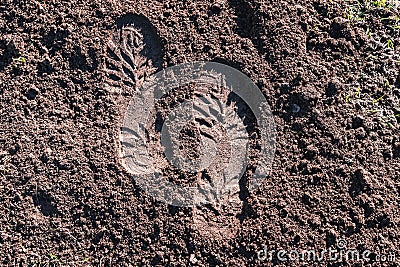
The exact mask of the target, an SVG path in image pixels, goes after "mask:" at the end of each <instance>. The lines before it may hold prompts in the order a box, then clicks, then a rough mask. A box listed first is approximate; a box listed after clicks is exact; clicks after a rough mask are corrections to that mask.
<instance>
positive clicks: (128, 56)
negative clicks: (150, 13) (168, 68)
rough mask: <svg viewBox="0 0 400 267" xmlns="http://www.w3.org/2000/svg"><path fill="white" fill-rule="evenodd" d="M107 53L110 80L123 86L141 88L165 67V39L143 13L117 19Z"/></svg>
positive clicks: (117, 85) (115, 84) (114, 84)
mask: <svg viewBox="0 0 400 267" xmlns="http://www.w3.org/2000/svg"><path fill="white" fill-rule="evenodd" d="M105 54H106V55H105V72H106V82H107V83H108V84H109V85H112V86H115V87H119V88H121V87H123V86H129V87H131V88H135V89H137V88H139V87H140V86H141V85H142V84H143V82H144V80H145V79H146V78H147V77H149V76H150V75H152V74H154V73H156V72H157V71H160V70H161V68H162V62H163V45H162V42H161V38H160V36H159V35H158V33H157V30H156V29H155V27H154V26H153V25H152V24H151V22H150V21H149V20H148V19H147V18H146V17H144V16H142V15H136V14H126V15H124V16H122V17H121V18H119V19H118V20H117V21H116V30H115V32H114V34H113V35H112V36H111V38H110V40H109V41H108V43H107V46H106V53H105Z"/></svg>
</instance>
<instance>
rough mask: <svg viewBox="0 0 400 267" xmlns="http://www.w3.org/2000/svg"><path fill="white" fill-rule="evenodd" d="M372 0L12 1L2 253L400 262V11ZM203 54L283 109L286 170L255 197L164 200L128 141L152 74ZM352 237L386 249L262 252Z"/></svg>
mask: <svg viewBox="0 0 400 267" xmlns="http://www.w3.org/2000/svg"><path fill="white" fill-rule="evenodd" d="M362 3H364V4H357V2H341V1H301V2H297V1H286V2H282V1H270V0H267V1H250V0H249V1H245V0H228V1H220V2H214V1H201V2H200V1H199V2H197V1H196V2H195V1H166V2H165V1H164V2H161V1H144V2H142V1H91V2H87V3H85V2H82V1H75V0H71V1H60V0H48V1H37V0H36V1H35V0H34V1H10V0H3V1H1V3H0V32H1V35H0V104H1V105H0V112H1V113H0V114H1V116H0V178H1V179H0V202H1V204H0V245H1V246H0V265H1V266H29V263H31V266H32V264H38V263H39V262H42V263H45V262H48V263H49V262H51V263H53V264H60V263H63V264H69V265H71V266H141V265H143V266H152V265H160V266H190V265H193V266H217V265H218V266H259V265H266V266H269V265H271V264H273V265H281V266H398V264H399V261H398V260H399V259H400V249H399V247H400V246H399V244H400V243H399V238H400V237H399V223H400V222H399V218H400V214H399V206H400V203H399V193H400V182H399V179H400V137H399V123H400V121H399V119H400V117H399V113H400V106H399V105H400V103H399V99H400V72H399V67H400V61H399V60H400V56H399V55H400V50H399V47H400V37H399V21H400V18H399V11H398V8H395V7H391V6H389V5H388V4H386V2H385V1H383V2H382V1H381V2H379V1H377V2H372V1H365V2H362ZM127 14H131V15H128V18H132V17H139V19H135V21H136V20H137V21H139V24H140V23H143V24H145V25H152V26H151V27H150V28H147V26H140V25H139V26H137V25H136V26H137V27H138V28H139V29H146V30H145V31H144V32H142V33H140V32H139V33H137V32H134V31H133V32H129V31H130V29H129V27H126V26H127V25H128V26H129V25H130V24H129V23H126V18H127ZM136 26H135V27H136ZM135 27H133V28H134V30H135ZM126 28H128V30H126ZM124 29H125V31H124ZM137 34H139V35H137ZM140 34H142V36H144V37H143V39H140V38H139V39H137V38H136V37H137V36H140ZM121 36H125V37H124V38H125V39H124V40H130V41H129V42H128V43H127V45H129V46H135V47H138V48H137V49H139V50H135V51H141V52H140V53H139V54H138V56H137V57H130V56H129V55H127V56H123V55H121V54H118V53H117V54H115V53H114V52H113V51H116V50H115V47H121V46H123V45H124V43H123V42H121V40H122V39H121ZM135 36H136V37H135ZM135 38H136V39H135ZM110 40H111V41H114V46H112V45H111V46H110ZM137 40H138V41H139V42H137ZM140 40H142V41H143V40H144V41H143V42H144V43H143V44H144V48H143V49H142V50H141V48H140V47H142V46H141V45H140ZM148 46H150V47H153V48H152V49H151V50H150V51H149V50H146V47H148ZM154 47H155V48H154ZM110 48H111V50H110ZM113 49H114V50H113ZM113 53H114V54H113ZM113 57H114V60H116V61H118V58H120V59H121V58H125V59H124V60H125V61H128V62H129V60H130V61H131V63H132V64H128V66H127V65H125V69H124V71H123V72H119V73H112V72H110V70H112V69H113V68H115V69H120V68H122V66H121V65H118V64H119V63H118V64H114V63H115V62H114V63H113V62H111V61H110V58H113ZM197 60H205V61H215V62H220V63H224V64H227V65H229V66H232V67H234V68H236V69H238V70H240V71H242V72H243V73H244V74H246V75H248V76H249V77H250V78H251V79H252V80H253V81H254V82H255V83H256V84H257V85H258V86H259V88H260V90H262V92H263V93H264V95H265V97H266V98H267V99H268V102H269V105H270V106H271V108H272V111H273V114H274V116H275V122H276V127H277V142H276V144H277V151H276V156H275V161H274V165H273V169H272V171H271V173H270V176H269V177H268V179H267V180H266V181H265V183H264V184H263V185H262V186H261V187H260V188H259V189H258V190H257V191H255V192H251V193H250V194H245V195H242V196H241V200H240V201H241V205H240V209H236V208H235V207H226V208H224V209H221V210H218V209H214V208H213V207H197V208H179V207H173V206H168V205H165V204H163V203H160V202H157V201H156V200H154V199H152V198H150V197H148V196H147V195H146V193H145V192H143V191H142V190H141V188H140V187H139V186H137V185H136V183H135V181H134V180H133V179H132V177H131V175H130V174H129V173H128V172H127V171H126V170H125V168H124V167H123V165H122V164H121V160H120V158H119V147H120V145H119V134H120V123H121V118H122V115H123V111H124V109H125V107H126V105H127V103H128V102H129V100H130V97H131V96H132V93H133V91H134V90H135V88H136V87H137V86H138V84H140V83H141V82H142V81H143V79H144V78H146V77H147V76H148V75H150V74H151V73H153V72H154V71H156V70H159V69H162V68H165V67H169V66H174V65H176V64H179V63H184V62H191V61H197ZM133 65H140V66H141V68H140V70H141V72H140V71H137V70H131V69H129V67H132V66H133ZM113 66H114V67H113ZM110 73H111V74H110ZM110 75H114V76H110ZM135 75H136V76H135ZM127 77H128V78H127ZM132 80H133V81H135V82H134V83H132ZM133 85H134V86H133ZM195 129H196V128H195ZM187 131H188V132H189V133H186V135H188V136H189V137H190V135H191V134H190V129H187ZM192 135H193V136H194V140H197V139H196V136H195V134H192ZM187 140H190V138H189V139H187ZM187 145H193V142H187ZM193 156H195V155H193ZM174 175H175V176H174ZM171 177H172V178H174V177H175V178H179V177H180V178H182V176H179V175H177V174H173V175H171ZM185 179H187V181H186V180H185ZM172 180H174V179H172ZM174 181H175V182H177V183H179V182H182V183H190V182H193V181H194V178H193V180H190V177H186V176H183V180H177V179H175V180H174ZM225 230H229V231H225ZM340 239H345V240H346V241H347V244H348V245H347V246H348V247H350V248H357V249H358V250H360V251H363V250H365V249H368V250H371V251H373V252H374V253H373V254H372V256H371V258H372V259H373V261H372V262H369V263H367V262H351V261H347V262H346V261H335V262H317V263H315V262H281V261H279V260H278V259H277V258H276V257H274V259H273V260H272V263H270V262H269V261H260V260H259V259H257V251H259V250H261V249H263V248H264V247H265V246H266V247H268V248H269V249H275V250H277V249H280V248H281V249H287V250H288V251H289V250H291V249H299V250H302V249H310V248H312V249H315V250H317V251H320V250H323V249H327V248H335V247H336V246H337V241H338V240H340ZM378 252H381V253H389V252H392V253H395V254H396V255H397V262H381V261H379V260H375V258H376V254H377V253H378ZM18 264H20V265H18Z"/></svg>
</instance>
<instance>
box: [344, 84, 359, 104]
mask: <svg viewBox="0 0 400 267" xmlns="http://www.w3.org/2000/svg"><path fill="white" fill-rule="evenodd" d="M360 98H361V87H360V86H359V87H358V88H357V90H356V91H354V90H353V91H351V92H349V93H348V94H347V95H346V102H350V101H352V100H354V99H360Z"/></svg>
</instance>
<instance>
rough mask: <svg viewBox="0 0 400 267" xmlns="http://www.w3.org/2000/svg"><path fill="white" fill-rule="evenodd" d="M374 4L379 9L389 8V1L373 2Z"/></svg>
mask: <svg viewBox="0 0 400 267" xmlns="http://www.w3.org/2000/svg"><path fill="white" fill-rule="evenodd" d="M372 4H373V5H374V6H375V7H377V8H386V7H387V6H388V3H387V0H377V1H373V2H372Z"/></svg>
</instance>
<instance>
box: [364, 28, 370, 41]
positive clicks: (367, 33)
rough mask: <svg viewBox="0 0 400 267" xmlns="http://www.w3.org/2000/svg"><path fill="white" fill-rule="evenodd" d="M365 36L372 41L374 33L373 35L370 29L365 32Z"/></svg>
mask: <svg viewBox="0 0 400 267" xmlns="http://www.w3.org/2000/svg"><path fill="white" fill-rule="evenodd" d="M365 34H366V35H367V36H368V38H369V39H372V33H371V29H370V28H369V27H368V28H367V30H366V31H365Z"/></svg>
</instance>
